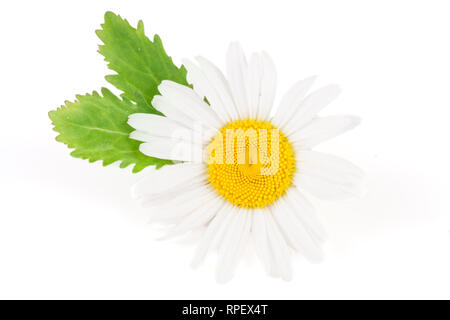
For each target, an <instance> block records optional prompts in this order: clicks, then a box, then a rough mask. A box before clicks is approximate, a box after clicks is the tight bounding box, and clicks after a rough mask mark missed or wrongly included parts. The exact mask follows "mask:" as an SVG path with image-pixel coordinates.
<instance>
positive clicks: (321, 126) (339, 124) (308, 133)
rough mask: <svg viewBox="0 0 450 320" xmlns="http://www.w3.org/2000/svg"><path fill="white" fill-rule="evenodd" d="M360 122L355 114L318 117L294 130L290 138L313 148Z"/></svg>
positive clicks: (302, 145)
mask: <svg viewBox="0 0 450 320" xmlns="http://www.w3.org/2000/svg"><path fill="white" fill-rule="evenodd" d="M360 122H361V120H360V118H358V117H355V116H330V117H323V118H316V119H314V120H312V121H311V122H310V123H309V124H308V125H306V126H305V127H303V128H302V129H300V130H298V131H296V132H294V133H293V134H292V135H291V136H290V137H289V139H290V140H291V141H292V142H293V143H295V144H298V145H299V146H301V147H302V148H312V147H314V146H316V145H318V144H319V143H321V142H323V141H326V140H328V139H331V138H334V137H335V136H337V135H339V134H341V133H344V132H346V131H348V130H351V129H353V128H354V127H356V126H357V125H358V124H359V123H360Z"/></svg>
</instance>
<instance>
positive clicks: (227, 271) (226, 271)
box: [216, 209, 252, 283]
mask: <svg viewBox="0 0 450 320" xmlns="http://www.w3.org/2000/svg"><path fill="white" fill-rule="evenodd" d="M236 214H237V217H236V218H237V219H236V220H235V223H234V224H233V225H230V227H228V228H227V230H226V232H225V235H224V238H223V240H222V243H221V244H220V249H219V260H218V266H217V272H216V278H217V281H218V282H220V283H225V282H227V281H229V280H231V278H232V277H233V275H234V270H235V269H236V266H237V264H238V262H239V258H240V257H241V255H242V253H243V252H244V249H245V248H246V246H247V244H248V238H249V234H250V227H251V219H252V212H249V210H246V209H240V210H238V212H237V213H236Z"/></svg>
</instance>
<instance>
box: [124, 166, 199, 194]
mask: <svg viewBox="0 0 450 320" xmlns="http://www.w3.org/2000/svg"><path fill="white" fill-rule="evenodd" d="M148 170H151V172H150V173H148V174H147V175H146V176H145V177H143V178H142V179H140V180H139V181H138V182H136V183H135V184H134V186H133V187H132V189H131V193H132V195H133V197H135V198H139V197H141V196H144V195H149V194H156V193H160V192H164V191H168V190H170V189H172V188H175V187H177V186H179V185H181V184H183V183H187V182H190V181H192V179H194V178H196V177H200V176H205V172H206V168H205V166H204V165H203V164H195V163H179V164H174V165H167V166H164V167H162V168H160V169H154V168H149V169H148Z"/></svg>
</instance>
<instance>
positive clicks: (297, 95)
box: [272, 77, 316, 128]
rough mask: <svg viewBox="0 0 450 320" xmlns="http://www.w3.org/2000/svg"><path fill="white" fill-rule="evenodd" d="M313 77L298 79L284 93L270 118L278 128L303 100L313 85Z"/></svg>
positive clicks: (290, 116)
mask: <svg viewBox="0 0 450 320" xmlns="http://www.w3.org/2000/svg"><path fill="white" fill-rule="evenodd" d="M315 79H316V77H309V78H306V79H304V80H300V81H299V82H297V83H296V84H294V85H293V86H292V87H291V89H289V91H288V92H286V93H285V94H284V96H283V98H282V99H281V102H280V106H279V107H278V110H277V112H276V113H275V116H274V117H273V119H272V123H273V124H274V125H275V126H277V127H278V128H281V127H283V126H284V125H285V124H286V122H288V120H289V119H291V118H292V117H293V116H294V114H295V112H296V111H297V108H298V106H299V105H300V103H301V102H302V101H303V98H304V97H305V95H306V93H307V92H308V90H309V89H310V88H311V86H312V85H313V83H314V81H315Z"/></svg>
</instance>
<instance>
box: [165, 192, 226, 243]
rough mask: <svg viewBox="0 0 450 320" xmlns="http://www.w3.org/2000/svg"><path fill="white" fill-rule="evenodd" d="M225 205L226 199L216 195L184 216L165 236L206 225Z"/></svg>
mask: <svg viewBox="0 0 450 320" xmlns="http://www.w3.org/2000/svg"><path fill="white" fill-rule="evenodd" d="M224 205H225V201H224V200H223V198H221V197H220V196H216V197H214V198H213V199H212V200H211V201H210V202H208V203H206V204H205V205H204V206H203V207H199V208H198V209H197V210H194V211H193V212H191V213H190V214H189V215H187V216H186V217H184V218H183V220H182V221H181V222H180V223H179V224H177V225H176V226H175V227H174V228H173V229H172V230H170V232H169V233H168V234H167V235H166V237H164V238H171V237H174V236H178V235H181V234H183V233H185V232H188V231H191V230H193V229H195V228H198V227H201V226H203V225H206V224H207V223H208V222H209V221H211V219H212V218H214V217H215V216H216V214H217V212H218V211H219V210H220V209H221V208H222V207H223V206H224Z"/></svg>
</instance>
